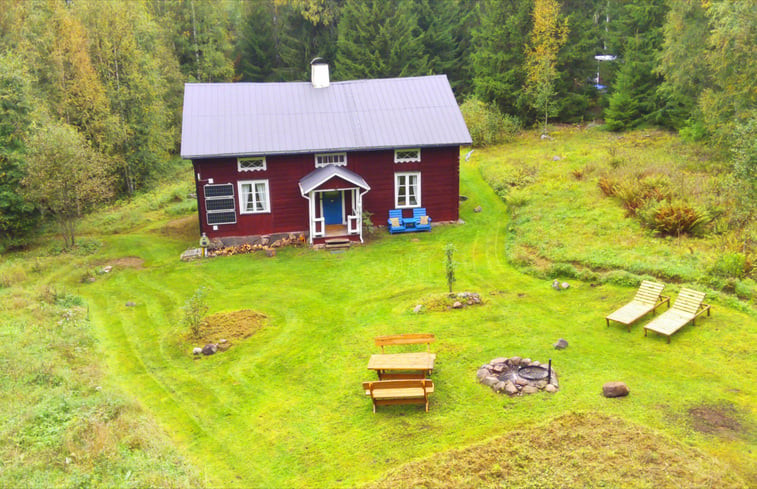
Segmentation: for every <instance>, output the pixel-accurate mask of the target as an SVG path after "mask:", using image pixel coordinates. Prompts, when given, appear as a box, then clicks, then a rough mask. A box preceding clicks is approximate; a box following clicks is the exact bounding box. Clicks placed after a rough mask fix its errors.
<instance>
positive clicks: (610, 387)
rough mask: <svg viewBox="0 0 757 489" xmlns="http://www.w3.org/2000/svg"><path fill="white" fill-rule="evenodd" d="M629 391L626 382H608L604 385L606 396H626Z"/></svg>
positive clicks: (603, 393)
mask: <svg viewBox="0 0 757 489" xmlns="http://www.w3.org/2000/svg"><path fill="white" fill-rule="evenodd" d="M629 392H630V390H629V389H628V386H627V385H626V384H625V382H607V383H605V385H603V386H602V395H603V396H605V397H624V396H627V395H628V393H629Z"/></svg>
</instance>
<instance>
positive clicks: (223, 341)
mask: <svg viewBox="0 0 757 489" xmlns="http://www.w3.org/2000/svg"><path fill="white" fill-rule="evenodd" d="M227 341H228V340H225V339H222V340H218V342H219V343H220V344H222V345H223V344H224V343H226V342H227Z"/></svg>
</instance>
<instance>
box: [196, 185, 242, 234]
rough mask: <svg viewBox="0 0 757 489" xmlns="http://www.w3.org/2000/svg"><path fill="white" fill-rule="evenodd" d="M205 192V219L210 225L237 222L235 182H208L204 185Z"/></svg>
mask: <svg viewBox="0 0 757 489" xmlns="http://www.w3.org/2000/svg"><path fill="white" fill-rule="evenodd" d="M203 194H204V195H205V221H206V222H207V223H208V225H209V226H217V225H218V224H236V222H237V213H236V211H235V210H234V185H233V184H231V183H221V184H215V185H212V184H208V185H205V186H204V187H203Z"/></svg>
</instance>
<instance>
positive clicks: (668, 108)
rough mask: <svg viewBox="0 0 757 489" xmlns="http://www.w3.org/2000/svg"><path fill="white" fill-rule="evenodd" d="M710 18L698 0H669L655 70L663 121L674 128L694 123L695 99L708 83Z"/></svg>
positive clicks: (695, 114)
mask: <svg viewBox="0 0 757 489" xmlns="http://www.w3.org/2000/svg"><path fill="white" fill-rule="evenodd" d="M709 30H710V22H709V19H708V17H707V11H706V9H705V7H704V6H703V5H702V1H701V0H686V1H680V2H671V4H670V11H669V12H668V14H667V17H666V19H665V25H664V26H663V35H664V41H663V45H662V49H661V51H660V58H659V65H658V66H657V69H656V72H657V73H658V74H660V75H662V76H663V77H664V81H663V82H662V84H661V85H660V86H659V87H658V94H659V95H660V98H661V99H662V101H663V103H664V107H663V118H662V121H661V122H662V123H663V124H665V125H666V126H670V127H673V128H676V129H681V128H682V127H684V126H685V125H690V126H693V125H697V124H698V123H699V122H698V121H699V119H700V118H701V117H700V116H698V115H697V112H698V111H697V101H698V99H699V96H700V94H701V93H702V90H704V89H705V88H707V87H708V86H709V85H710V80H709V78H710V70H709V68H708V67H707V59H706V53H707V43H706V42H703V40H704V39H707V38H708V35H709Z"/></svg>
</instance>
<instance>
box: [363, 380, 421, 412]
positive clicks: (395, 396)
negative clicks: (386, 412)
mask: <svg viewBox="0 0 757 489" xmlns="http://www.w3.org/2000/svg"><path fill="white" fill-rule="evenodd" d="M363 390H364V391H365V395H366V396H370V398H371V400H372V401H373V412H374V413H375V412H376V406H388V405H393V404H423V405H425V407H426V412H428V396H429V394H431V393H432V392H434V381H433V380H431V379H404V380H374V381H372V382H363Z"/></svg>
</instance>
